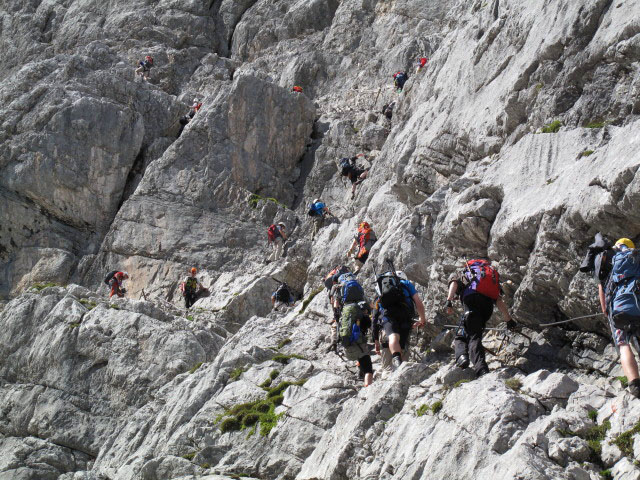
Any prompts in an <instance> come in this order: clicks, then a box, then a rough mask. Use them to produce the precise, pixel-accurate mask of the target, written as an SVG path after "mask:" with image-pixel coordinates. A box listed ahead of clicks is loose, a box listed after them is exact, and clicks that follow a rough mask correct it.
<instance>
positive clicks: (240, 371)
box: [229, 366, 249, 382]
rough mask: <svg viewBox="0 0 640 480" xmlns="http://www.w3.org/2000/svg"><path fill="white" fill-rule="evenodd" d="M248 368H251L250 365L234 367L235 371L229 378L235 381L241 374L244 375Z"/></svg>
mask: <svg viewBox="0 0 640 480" xmlns="http://www.w3.org/2000/svg"><path fill="white" fill-rule="evenodd" d="M247 370H249V367H247V366H242V367H238V368H234V369H233V371H232V372H231V373H230V374H229V380H231V381H232V382H235V381H236V380H238V379H239V378H240V375H242V374H243V373H244V372H246V371H247Z"/></svg>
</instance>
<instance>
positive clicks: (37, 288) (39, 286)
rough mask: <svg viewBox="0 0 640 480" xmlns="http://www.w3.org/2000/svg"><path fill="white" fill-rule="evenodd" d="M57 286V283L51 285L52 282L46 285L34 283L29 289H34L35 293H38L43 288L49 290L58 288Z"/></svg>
mask: <svg viewBox="0 0 640 480" xmlns="http://www.w3.org/2000/svg"><path fill="white" fill-rule="evenodd" d="M58 286H59V285H58V284H57V283H53V282H47V283H34V284H32V285H31V287H30V288H32V289H35V290H36V291H38V292H40V291H42V290H44V289H45V288H49V287H58Z"/></svg>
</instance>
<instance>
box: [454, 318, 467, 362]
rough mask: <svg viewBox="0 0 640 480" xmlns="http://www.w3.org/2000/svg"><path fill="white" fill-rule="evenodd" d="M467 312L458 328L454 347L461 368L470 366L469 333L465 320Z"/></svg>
mask: <svg viewBox="0 0 640 480" xmlns="http://www.w3.org/2000/svg"><path fill="white" fill-rule="evenodd" d="M466 315H467V313H466V312H465V313H464V314H463V319H462V322H463V324H462V325H461V326H460V327H458V329H457V330H456V336H455V338H454V340H453V349H454V351H455V356H456V365H458V366H459V367H460V368H467V367H468V366H469V335H467V331H466V330H465V327H464V321H465V320H466Z"/></svg>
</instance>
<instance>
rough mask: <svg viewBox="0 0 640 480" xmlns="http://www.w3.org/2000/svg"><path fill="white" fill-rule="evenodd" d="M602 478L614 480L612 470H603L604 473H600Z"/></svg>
mask: <svg viewBox="0 0 640 480" xmlns="http://www.w3.org/2000/svg"><path fill="white" fill-rule="evenodd" d="M600 476H601V477H602V478H603V479H604V480H613V474H612V473H611V469H607V470H602V471H600Z"/></svg>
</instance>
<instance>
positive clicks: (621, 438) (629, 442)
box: [613, 422, 640, 458]
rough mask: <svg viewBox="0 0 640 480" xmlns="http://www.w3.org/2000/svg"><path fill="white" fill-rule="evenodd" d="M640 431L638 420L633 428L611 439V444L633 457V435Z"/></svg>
mask: <svg viewBox="0 0 640 480" xmlns="http://www.w3.org/2000/svg"><path fill="white" fill-rule="evenodd" d="M638 433H640V422H638V423H636V424H635V425H634V426H633V428H631V429H630V430H627V431H626V432H624V433H621V434H620V435H618V436H617V437H616V439H615V440H614V441H613V444H614V445H615V446H616V447H618V448H619V449H620V451H621V452H622V453H623V454H625V455H626V456H628V457H632V458H633V436H634V435H636V434H638Z"/></svg>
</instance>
